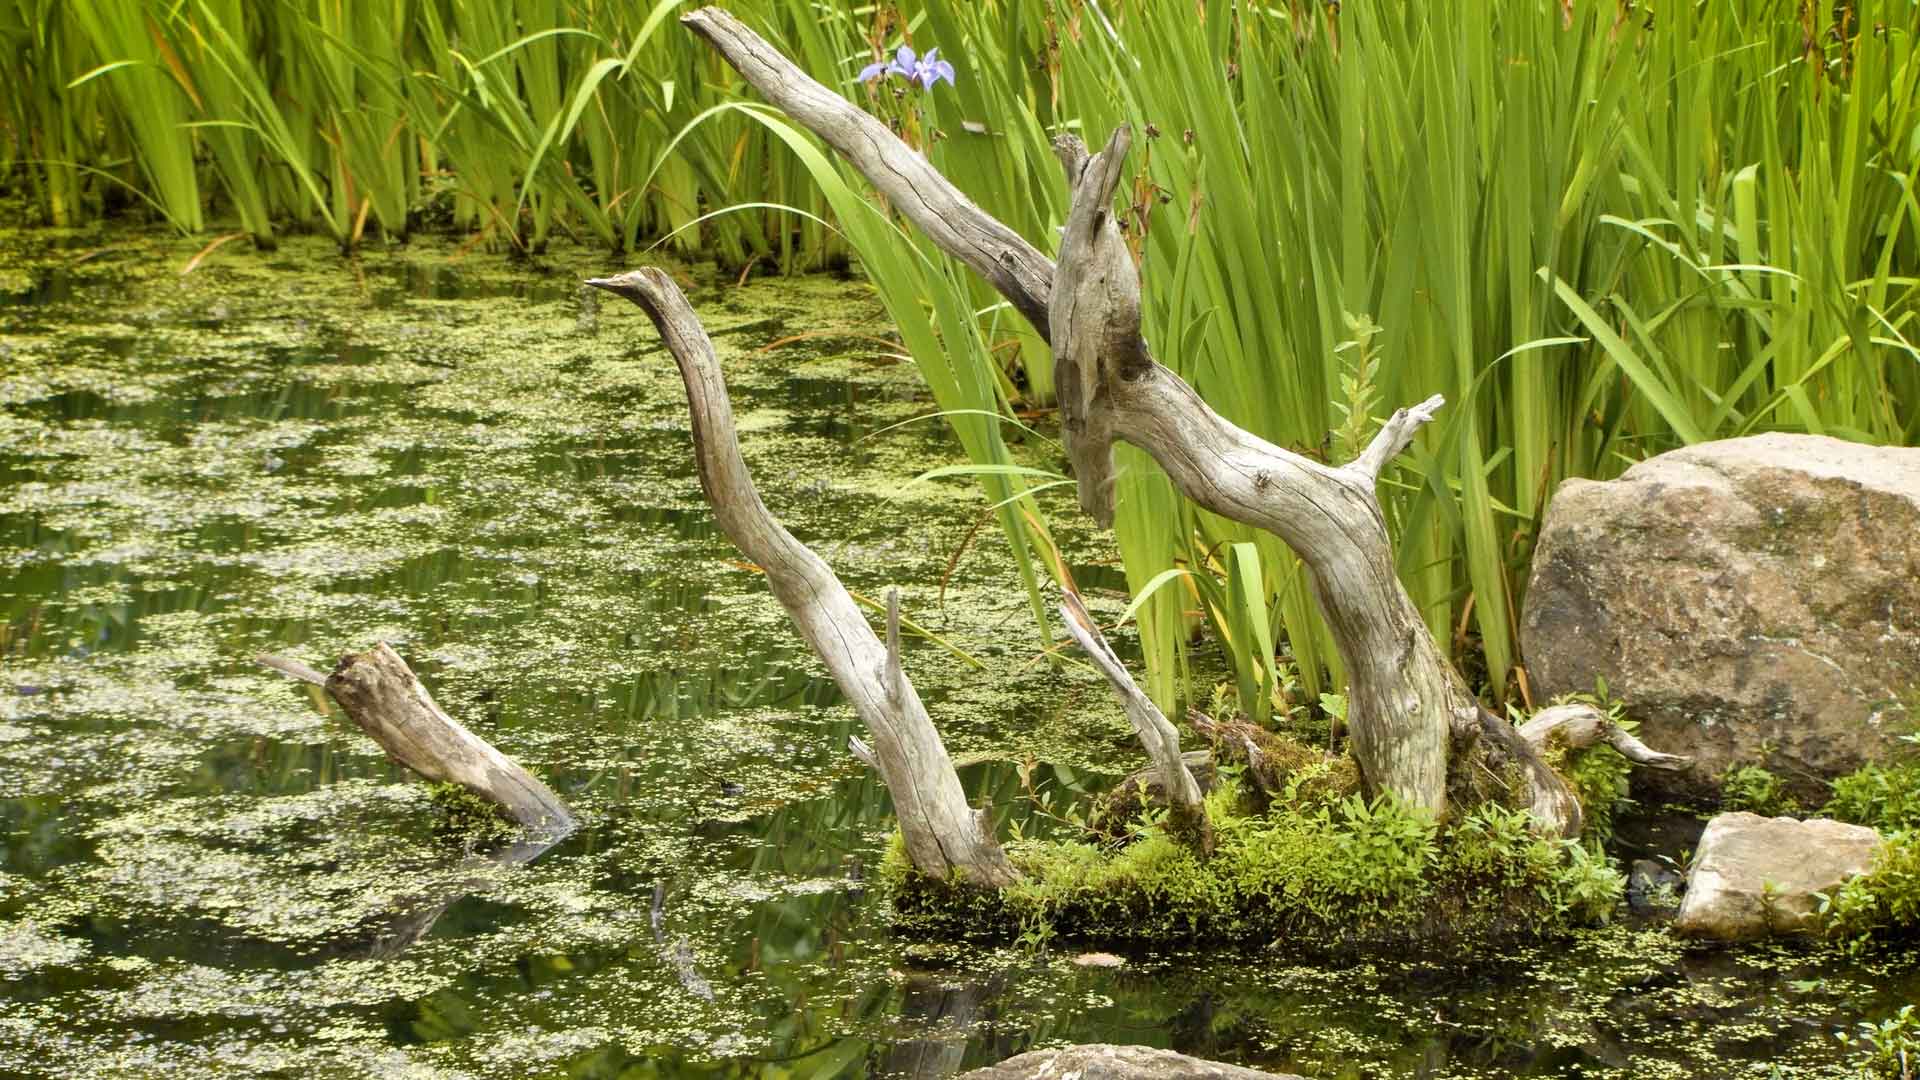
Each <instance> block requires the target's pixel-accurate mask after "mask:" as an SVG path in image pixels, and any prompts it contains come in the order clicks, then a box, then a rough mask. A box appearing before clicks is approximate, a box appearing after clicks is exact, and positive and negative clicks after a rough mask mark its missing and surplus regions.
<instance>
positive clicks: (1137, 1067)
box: [960, 1043, 1301, 1080]
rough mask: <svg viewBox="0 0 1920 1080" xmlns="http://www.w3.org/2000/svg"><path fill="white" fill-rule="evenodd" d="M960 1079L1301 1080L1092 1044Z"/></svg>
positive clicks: (1033, 1055)
mask: <svg viewBox="0 0 1920 1080" xmlns="http://www.w3.org/2000/svg"><path fill="white" fill-rule="evenodd" d="M960 1080H1301V1078H1300V1077H1298V1076H1295V1075H1293V1074H1292V1073H1270V1072H1261V1071H1260V1070H1258V1069H1249V1068H1245V1067H1243V1066H1240V1065H1225V1064H1222V1063H1220V1062H1218V1061H1207V1060H1205V1059H1203V1058H1196V1057H1188V1056H1187V1055H1185V1054H1176V1053H1174V1052H1173V1051H1171V1050H1155V1049H1153V1048H1151V1047H1146V1046H1114V1045H1111V1044H1108V1043H1086V1044H1083V1045H1080V1046H1066V1047H1061V1048H1060V1049H1058V1050H1035V1051H1032V1052H1030V1053H1025V1054H1020V1055H1018V1056H1017V1057H1010V1058H1008V1059H1007V1060H1005V1061H1002V1062H1001V1063H1000V1064H998V1065H989V1066H987V1067H986V1068H984V1069H975V1070H973V1071H972V1072H969V1073H962V1074H961V1076H960Z"/></svg>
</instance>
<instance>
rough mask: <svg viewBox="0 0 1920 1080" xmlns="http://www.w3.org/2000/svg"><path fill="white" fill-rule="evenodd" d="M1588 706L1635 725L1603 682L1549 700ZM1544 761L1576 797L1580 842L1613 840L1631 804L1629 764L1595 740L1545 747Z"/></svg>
mask: <svg viewBox="0 0 1920 1080" xmlns="http://www.w3.org/2000/svg"><path fill="white" fill-rule="evenodd" d="M1576 703H1577V704H1584V705H1591V706H1593V707H1594V708H1596V709H1599V710H1600V711H1601V712H1604V713H1606V714H1607V720H1608V722H1610V723H1612V724H1614V725H1616V726H1618V727H1620V728H1622V729H1624V730H1626V731H1632V730H1634V728H1636V727H1638V726H1639V725H1638V724H1637V723H1636V722H1635V721H1634V720H1632V719H1630V718H1629V717H1628V716H1627V715H1626V712H1625V711H1624V708H1623V707H1622V705H1621V704H1620V702H1618V701H1615V700H1613V699H1612V698H1611V697H1609V696H1608V694H1607V684H1606V683H1605V682H1604V681H1602V682H1599V683H1597V684H1596V689H1595V691H1594V692H1593V693H1591V694H1565V695H1562V696H1560V697H1557V698H1555V699H1553V701H1552V702H1550V703H1549V704H1550V705H1566V704H1576ZM1513 719H1514V721H1515V723H1516V725H1517V724H1519V723H1522V722H1524V719H1525V718H1524V717H1522V716H1519V715H1515V716H1514V717H1513ZM1547 764H1549V765H1551V766H1552V767H1553V768H1554V769H1555V770H1557V771H1558V772H1559V773H1560V775H1561V776H1564V777H1566V780H1567V783H1568V785H1569V786H1571V787H1572V788H1573V794H1574V797H1575V798H1577V799H1579V800H1580V811H1581V815H1582V817H1583V819H1584V821H1585V824H1584V825H1583V826H1582V828H1581V831H1580V839H1581V841H1582V842H1583V843H1585V844H1587V845H1588V846H1590V847H1593V848H1596V849H1597V848H1600V847H1604V846H1605V845H1606V843H1607V842H1608V841H1610V840H1612V839H1613V825H1614V820H1615V818H1617V817H1618V816H1619V814H1620V812H1621V811H1623V810H1625V809H1626V808H1627V807H1629V806H1631V805H1632V804H1633V800H1632V799H1631V798H1629V797H1628V794H1627V792H1628V784H1627V777H1628V774H1630V773H1631V772H1632V771H1633V763H1632V762H1630V761H1628V760H1627V759H1626V758H1625V757H1624V756H1622V755H1621V753H1620V752H1619V751H1618V750H1615V749H1614V748H1613V747H1611V746H1608V745H1606V744H1605V743H1598V744H1595V745H1593V746H1589V747H1585V748H1582V749H1579V750H1569V749H1567V748H1566V747H1565V746H1550V747H1548V749H1547Z"/></svg>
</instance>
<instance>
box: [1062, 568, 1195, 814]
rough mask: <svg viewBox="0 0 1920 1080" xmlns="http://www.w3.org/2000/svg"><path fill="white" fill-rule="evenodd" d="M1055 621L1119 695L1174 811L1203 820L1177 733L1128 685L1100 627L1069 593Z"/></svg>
mask: <svg viewBox="0 0 1920 1080" xmlns="http://www.w3.org/2000/svg"><path fill="white" fill-rule="evenodd" d="M1060 619H1061V621H1062V622H1064V623H1066V625H1067V633H1069V634H1071V635H1073V640H1074V641H1076V642H1078V643H1079V645H1080V648H1082V649H1083V650H1085V651H1086V654H1087V657H1088V658H1089V659H1091V660H1092V661H1093V665H1094V666H1095V667H1097V668H1099V669H1100V673H1101V674H1103V675H1105V676H1106V677H1107V683H1108V684H1109V685H1110V686H1112V687H1113V692H1114V693H1115V694H1116V695H1118V696H1119V698H1120V704H1121V706H1122V707H1123V708H1124V709H1125V710H1126V713H1127V720H1128V721H1130V722H1131V723H1132V724H1133V730H1134V732H1135V733H1136V734H1138V735H1139V736H1140V745H1142V746H1144V747H1146V750H1147V758H1148V760H1150V761H1152V762H1153V764H1154V769H1155V770H1156V772H1157V774H1158V776H1159V779H1160V783H1161V784H1162V785H1163V786H1164V787H1165V788H1166V792H1167V798H1168V801H1169V802H1171V803H1172V805H1173V806H1174V807H1175V808H1176V809H1178V810H1181V811H1183V812H1185V813H1187V814H1189V815H1192V816H1194V817H1195V818H1196V819H1197V818H1199V817H1201V816H1204V814H1205V813H1206V809H1205V807H1204V806H1203V805H1202V801H1201V794H1200V784H1199V783H1198V782H1197V781H1196V780H1194V778H1193V773H1192V772H1191V771H1190V770H1189V769H1188V768H1187V764H1186V761H1185V760H1184V759H1183V758H1182V756H1181V754H1180V732H1179V729H1177V728H1175V727H1174V726H1173V723H1172V721H1170V720H1168V719H1167V717H1166V714H1165V713H1162V712H1161V711H1160V707H1159V706H1158V705H1155V704H1154V703H1153V699H1152V698H1149V697H1148V696H1147V695H1146V694H1145V693H1144V692H1142V691H1141V689H1140V686H1139V684H1138V683H1135V682H1134V681H1133V676H1131V675H1129V674H1127V668H1126V665H1125V664H1122V663H1121V662H1120V658H1119V657H1118V656H1116V655H1114V652H1113V647H1112V646H1110V645H1108V644H1107V639H1106V637H1105V636H1104V635H1102V634H1101V633H1100V627H1099V625H1098V624H1096V623H1095V622H1094V621H1093V616H1092V615H1090V614H1088V613H1087V608H1086V605H1084V604H1082V603H1081V602H1080V597H1079V596H1078V595H1076V594H1074V593H1073V592H1071V591H1069V592H1067V593H1065V594H1064V595H1063V596H1062V597H1061V600H1060Z"/></svg>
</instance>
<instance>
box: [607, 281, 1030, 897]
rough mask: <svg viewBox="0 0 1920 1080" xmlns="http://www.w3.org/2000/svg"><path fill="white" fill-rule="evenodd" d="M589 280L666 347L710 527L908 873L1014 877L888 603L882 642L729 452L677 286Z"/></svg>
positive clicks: (716, 389) (719, 399) (706, 358)
mask: <svg viewBox="0 0 1920 1080" xmlns="http://www.w3.org/2000/svg"><path fill="white" fill-rule="evenodd" d="M588 284H590V285H593V286H595V287H597V288H601V289H605V290H607V291H608V292H611V293H615V294H617V295H619V296H624V297H626V298H627V299H629V300H631V301H633V302H634V303H635V304H638V305H639V306H640V308H641V310H643V311H645V312H646V313H647V316H648V317H649V318H651V319H652V320H653V324H654V326H655V327H656V328H657V329H658V330H659V331H660V336H661V338H662V339H663V340H664V341H665V342H666V345H667V351H668V352H670V353H672V354H673V359H674V362H675V363H676V364H678V365H679V368H680V375H681V378H682V380H683V381H685V383H686V387H687V404H688V406H689V408H690V409H691V411H692V416H693V452H694V461H695V463H696V464H697V465H698V466H699V470H700V487H701V490H703V491H704V492H705V493H706V496H707V502H708V503H709V504H710V505H711V506H712V507H713V513H714V517H715V519H716V520H717V521H718V522H719V523H720V528H721V531H723V532H725V533H726V534H727V538H728V539H730V540H732V541H733V543H734V546H735V547H737V548H739V549H740V551H741V553H742V554H744V555H745V556H746V557H747V558H749V559H751V560H753V561H754V563H756V564H757V565H758V566H759V567H760V568H761V570H763V571H764V572H765V573H766V576H767V582H768V584H769V585H770V586H771V587H772V589H773V595H774V596H775V598H777V599H778V600H779V601H780V605H781V606H782V607H783V608H785V609H786V611H787V614H788V615H789V616H790V617H791V618H792V619H793V625H794V628H795V629H796V630H798V631H799V633H800V636H801V638H802V639H804V640H805V641H806V643H807V645H808V647H810V648H811V649H812V650H813V651H814V654H815V655H817V656H819V657H820V659H821V660H822V661H823V662H824V663H825V664H826V665H827V670H828V671H830V672H832V674H833V679H834V681H835V682H836V683H838V684H839V686H840V690H841V692H842V693H844V694H845V695H846V696H847V700H848V701H850V702H851V703H852V704H853V708H854V711H855V712H856V713H858V714H859V716H860V719H861V720H863V721H865V723H866V726H867V731H868V732H869V733H870V734H871V735H872V736H873V747H872V750H871V752H870V756H871V760H872V762H873V764H874V765H875V767H876V768H878V769H879V771H880V777H881V779H882V780H883V781H885V783H886V785H887V790H888V791H889V792H890V793H891V794H892V795H893V804H894V812H895V814H896V815H897V816H898V818H899V821H900V832H901V835H902V836H903V837H904V838H905V840H906V845H907V856H908V858H910V859H911V860H912V861H913V865H914V867H915V869H917V870H919V871H920V872H921V873H923V874H926V875H928V876H931V877H935V878H940V879H943V880H944V879H951V878H954V877H956V876H963V877H965V878H966V879H967V880H969V881H973V882H978V883H981V884H986V885H995V886H998V885H1007V884H1011V883H1013V882H1014V881H1017V880H1018V879H1019V875H1018V874H1017V873H1016V872H1015V871H1014V869H1013V866H1012V864H1011V863H1009V862H1008V861H1007V857H1006V854H1005V853H1004V852H1002V851H1001V849H1000V845H999V844H998V843H996V842H995V841H994V839H993V837H992V836H991V835H989V834H988V832H987V830H986V827H985V822H984V814H982V813H979V812H976V811H975V810H973V809H972V808H971V807H969V806H968V805H967V799H966V793H965V792H964V791H963V790H962V789H961V787H960V778H959V776H958V775H957V774H956V773H955V772H954V769H953V761H952V759H950V758H949V757H948V756H947V749H946V746H945V745H944V744H943V743H941V741H940V733H939V732H937V731H935V730H934V727H933V721H932V720H931V719H929V718H928V716H927V709H926V706H925V705H923V704H921V701H920V695H919V693H918V692H916V691H915V690H914V688H913V683H912V682H911V681H910V680H908V678H907V676H906V673H905V672H903V671H901V669H900V655H899V639H900V631H899V602H898V598H897V597H894V598H890V599H889V603H888V618H887V639H888V640H887V644H885V645H883V644H882V643H881V641H880V639H879V638H878V637H876V636H875V635H874V632H873V628H872V627H870V626H868V625H867V620H866V619H865V617H863V616H862V615H861V614H860V609H859V608H858V607H856V606H855V604H854V600H853V597H852V596H851V595H849V594H848V593H847V590H846V588H845V587H843V586H842V585H841V584H840V579H839V578H837V577H835V576H834V573H833V570H832V569H831V568H830V567H828V566H827V564H826V563H825V562H824V561H823V560H822V559H821V558H820V557H819V556H818V555H816V554H814V553H813V552H812V551H811V550H809V549H808V548H807V546H806V545H805V544H802V543H801V542H800V541H798V540H796V539H794V537H793V534H792V533H789V532H788V531H787V530H786V528H785V527H784V526H782V525H781V524H780V522H779V521H778V520H776V519H775V518H774V516H773V514H772V513H771V512H769V511H768V510H767V507H766V504H765V503H763V502H761V501H760V493H759V492H758V491H757V490H756V489H755V488H754V486H753V477H752V476H750V475H749V474H748V472H747V463H746V461H745V460H744V459H743V458H741V456H740V446H739V443H738V442H737V441H736V439H735V434H734V425H733V408H732V405H731V404H730V403H729V402H728V400H727V387H726V382H725V380H724V379H722V377H721V374H720V363H719V361H718V360H717V359H716V358H715V357H714V354H713V343H712V342H711V341H710V340H708V338H707V333H706V331H705V330H704V329H702V328H701V326H700V320H699V319H698V318H697V317H695V315H694V313H693V308H692V307H691V306H689V305H688V303H687V298H686V297H685V296H684V295H682V294H681V292H680V289H679V286H677V285H675V284H674V283H673V280H672V279H671V278H669V277H668V276H667V275H666V274H665V273H664V272H662V271H660V270H656V269H652V268H647V269H642V270H634V271H631V272H629V273H625V274H620V275H618V276H616V277H611V278H597V279H594V280H591V281H589V282H588Z"/></svg>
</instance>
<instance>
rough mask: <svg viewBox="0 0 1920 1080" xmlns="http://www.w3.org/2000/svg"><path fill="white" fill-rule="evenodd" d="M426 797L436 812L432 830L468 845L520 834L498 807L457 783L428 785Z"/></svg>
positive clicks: (489, 844)
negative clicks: (436, 817)
mask: <svg viewBox="0 0 1920 1080" xmlns="http://www.w3.org/2000/svg"><path fill="white" fill-rule="evenodd" d="M427 798H428V801H430V802H432V804H433V808H434V810H435V811H437V812H438V813H439V815H440V820H439V821H438V823H436V825H435V827H434V828H435V831H436V832H439V833H442V834H443V835H447V836H454V837H458V838H460V840H461V841H462V842H464V843H467V844H468V845H470V846H472V847H492V846H494V845H495V844H503V843H506V842H507V841H509V840H512V839H513V838H514V837H516V836H518V835H520V826H518V825H516V824H515V823H514V821H513V819H512V818H509V817H507V815H506V814H505V812H503V811H502V810H501V809H500V807H499V806H497V805H495V804H494V803H491V802H488V801H487V800H486V799H483V798H481V797H480V796H478V795H475V794H474V793H473V792H471V791H468V790H467V789H466V788H464V787H461V786H460V785H459V784H455V783H437V784H428V785H427Z"/></svg>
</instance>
